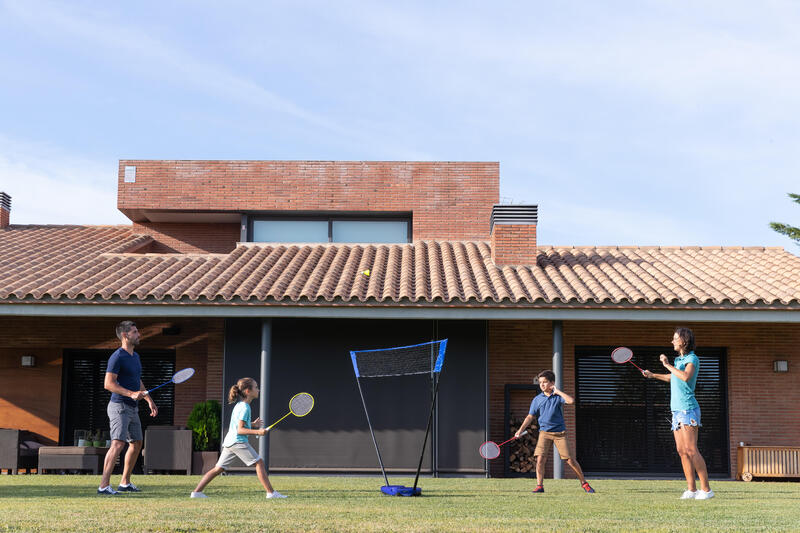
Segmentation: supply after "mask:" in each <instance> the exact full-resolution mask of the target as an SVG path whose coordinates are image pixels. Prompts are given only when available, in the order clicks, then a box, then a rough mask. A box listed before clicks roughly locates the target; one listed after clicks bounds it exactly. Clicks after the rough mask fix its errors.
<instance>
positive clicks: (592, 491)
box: [581, 481, 594, 494]
mask: <svg viewBox="0 0 800 533" xmlns="http://www.w3.org/2000/svg"><path fill="white" fill-rule="evenodd" d="M581 487H583V490H585V491H586V492H590V493H592V494H594V489H593V488H592V487H591V486H590V485H589V482H588V481H584V482H583V484H582V485H581Z"/></svg>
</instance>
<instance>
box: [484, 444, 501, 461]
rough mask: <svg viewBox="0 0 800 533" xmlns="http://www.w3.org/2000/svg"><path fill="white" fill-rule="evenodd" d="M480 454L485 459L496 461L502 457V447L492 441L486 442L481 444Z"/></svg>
mask: <svg viewBox="0 0 800 533" xmlns="http://www.w3.org/2000/svg"><path fill="white" fill-rule="evenodd" d="M480 453H481V457H483V458H484V459H496V458H497V457H499V456H500V446H498V445H497V444H496V443H494V442H492V441H489V442H484V443H483V444H481V448H480Z"/></svg>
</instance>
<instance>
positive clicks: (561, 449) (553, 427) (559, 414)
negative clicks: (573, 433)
mask: <svg viewBox="0 0 800 533" xmlns="http://www.w3.org/2000/svg"><path fill="white" fill-rule="evenodd" d="M536 379H537V383H538V385H539V388H540V389H542V392H541V394H539V395H538V396H536V397H534V399H533V401H532V402H531V408H530V411H529V412H528V416H526V417H525V420H523V421H522V425H521V426H520V427H519V429H518V430H517V432H516V434H515V435H514V436H515V437H517V438H519V436H520V435H521V434H522V432H523V431H525V428H527V427H528V426H529V425H531V423H532V422H533V420H534V419H538V420H539V440H538V441H537V443H536V450H535V451H534V452H533V454H534V455H535V456H536V482H537V484H536V489H535V490H534V491H533V492H544V485H543V483H544V467H545V462H546V461H547V451H548V450H549V449H550V448H551V447H552V446H551V444H550V443H553V444H555V445H556V449H557V450H558V454H559V455H560V456H561V459H564V460H566V461H567V464H568V465H569V466H570V467H571V468H572V469H573V470H574V471H575V474H576V475H577V476H578V479H580V481H581V487H582V488H583V490H585V491H586V492H594V489H593V488H592V487H591V486H589V483H587V482H586V478H584V477H583V470H582V469H581V465H579V464H578V461H576V460H575V459H573V458H572V456H571V455H570V453H569V446H567V437H566V434H567V426H566V424H564V404H567V405H572V404H573V403H575V400H573V399H572V396H570V395H569V394H567V393H565V392H564V391H561V390H558V389H557V388H556V375H555V374H554V373H553V371H552V370H545V371H543V372H540V373H539V375H538V376H536Z"/></svg>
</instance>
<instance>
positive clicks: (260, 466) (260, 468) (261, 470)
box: [256, 459, 274, 494]
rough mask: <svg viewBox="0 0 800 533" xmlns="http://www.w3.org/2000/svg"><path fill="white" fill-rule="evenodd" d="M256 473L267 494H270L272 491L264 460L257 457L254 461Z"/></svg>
mask: <svg viewBox="0 0 800 533" xmlns="http://www.w3.org/2000/svg"><path fill="white" fill-rule="evenodd" d="M256 474H257V475H258V480H259V481H260V482H261V485H263V487H264V488H265V489H266V491H267V494H271V493H272V492H274V489H273V488H272V485H270V483H269V477H268V476H267V468H266V467H265V466H264V460H263V459H259V460H258V462H257V463H256Z"/></svg>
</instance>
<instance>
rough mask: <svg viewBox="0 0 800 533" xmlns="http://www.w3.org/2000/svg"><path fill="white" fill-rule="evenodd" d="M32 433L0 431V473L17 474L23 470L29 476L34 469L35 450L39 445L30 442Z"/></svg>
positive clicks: (11, 430)
mask: <svg viewBox="0 0 800 533" xmlns="http://www.w3.org/2000/svg"><path fill="white" fill-rule="evenodd" d="M32 435H33V434H32V433H30V432H28V431H23V430H19V429H0V473H2V471H3V470H8V472H9V474H18V473H19V471H20V470H25V471H26V472H28V473H29V474H30V473H31V470H33V469H34V468H36V448H37V447H38V446H39V443H38V442H36V441H33V440H32Z"/></svg>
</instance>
